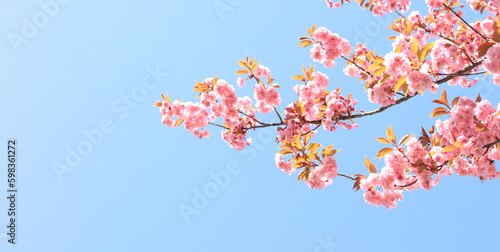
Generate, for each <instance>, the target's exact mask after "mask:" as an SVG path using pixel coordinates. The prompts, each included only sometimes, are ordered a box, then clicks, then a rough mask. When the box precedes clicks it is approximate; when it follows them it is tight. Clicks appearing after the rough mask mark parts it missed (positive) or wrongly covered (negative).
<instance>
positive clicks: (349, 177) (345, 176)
mask: <svg viewBox="0 0 500 252" xmlns="http://www.w3.org/2000/svg"><path fill="white" fill-rule="evenodd" d="M337 175H339V176H341V177H344V178H348V179H351V180H356V179H355V178H353V177H351V176H347V175H344V174H342V173H337Z"/></svg>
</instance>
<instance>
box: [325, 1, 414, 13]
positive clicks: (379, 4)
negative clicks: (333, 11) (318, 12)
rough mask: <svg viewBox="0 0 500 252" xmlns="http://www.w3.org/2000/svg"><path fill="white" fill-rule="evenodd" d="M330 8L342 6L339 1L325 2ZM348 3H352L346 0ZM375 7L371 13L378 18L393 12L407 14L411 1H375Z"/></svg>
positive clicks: (373, 4)
mask: <svg viewBox="0 0 500 252" xmlns="http://www.w3.org/2000/svg"><path fill="white" fill-rule="evenodd" d="M325 2H326V4H327V5H328V7H329V8H340V7H341V6H342V4H341V2H339V1H332V0H325ZM346 2H350V1H349V0H346ZM371 6H373V7H370V8H372V9H371V12H373V14H374V15H377V16H383V15H384V14H386V13H391V12H393V11H401V12H407V11H408V9H409V8H410V0H375V1H373V2H372V5H371Z"/></svg>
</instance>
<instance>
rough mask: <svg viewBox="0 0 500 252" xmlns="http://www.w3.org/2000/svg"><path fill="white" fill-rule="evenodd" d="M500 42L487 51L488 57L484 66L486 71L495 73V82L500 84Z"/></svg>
mask: <svg viewBox="0 0 500 252" xmlns="http://www.w3.org/2000/svg"><path fill="white" fill-rule="evenodd" d="M498 59H500V44H499V43H496V44H495V45H494V46H492V47H490V49H488V52H486V59H485V60H484V62H483V67H484V69H486V71H488V72H490V73H491V74H493V82H494V83H495V84H497V85H500V60H498Z"/></svg>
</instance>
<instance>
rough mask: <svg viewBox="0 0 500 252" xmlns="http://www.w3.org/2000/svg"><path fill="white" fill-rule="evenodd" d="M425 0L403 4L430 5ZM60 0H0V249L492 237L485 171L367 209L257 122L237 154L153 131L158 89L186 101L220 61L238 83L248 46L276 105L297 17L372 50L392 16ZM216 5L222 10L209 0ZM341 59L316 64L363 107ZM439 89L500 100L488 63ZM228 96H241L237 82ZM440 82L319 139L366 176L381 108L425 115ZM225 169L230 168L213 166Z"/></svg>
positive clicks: (401, 243)
mask: <svg viewBox="0 0 500 252" xmlns="http://www.w3.org/2000/svg"><path fill="white" fill-rule="evenodd" d="M41 2H43V3H45V2H51V1H49V0H42V1H41ZM423 2H424V1H419V3H418V4H420V5H415V4H414V6H412V9H413V10H417V9H418V10H421V11H422V12H425V13H426V11H427V10H426V8H425V7H423V6H422V4H423ZM52 3H54V2H53V1H52ZM56 3H57V4H56V5H54V4H52V5H47V6H44V5H43V4H42V5H40V4H39V3H38V2H37V1H6V0H2V1H0V16H1V17H2V22H1V23H0V35H1V37H2V39H0V55H2V57H0V66H1V70H0V83H1V84H0V86H1V90H0V102H1V106H0V116H1V120H2V124H1V125H0V128H1V130H0V135H1V137H0V139H1V141H4V143H3V145H4V146H5V145H7V144H6V143H7V139H9V138H16V139H17V149H18V152H17V153H18V157H17V179H18V180H17V188H18V192H17V194H16V217H17V218H16V221H17V222H16V223H17V226H16V232H17V235H16V245H12V244H9V243H8V242H7V239H8V237H7V236H6V233H7V228H5V227H6V226H7V225H9V217H8V216H7V212H8V208H9V207H8V201H7V198H6V197H7V192H6V190H7V171H6V169H3V172H2V173H1V174H0V178H1V180H0V181H1V182H0V185H2V186H0V189H2V192H0V196H1V197H0V198H1V199H0V226H1V228H0V251H14V252H16V251H51V252H59V251H217V252H221V251H492V250H494V249H496V248H498V237H499V235H500V229H499V226H500V214H499V213H500V203H499V195H500V181H498V180H497V181H486V182H484V183H481V182H480V181H479V179H476V178H466V177H458V176H455V175H454V176H452V177H444V178H443V179H442V180H441V183H440V185H439V186H437V187H435V188H433V189H432V190H431V191H425V190H419V191H414V192H405V193H404V196H405V199H404V200H403V201H402V202H401V203H400V204H399V205H398V207H397V208H396V209H393V210H388V209H385V208H377V207H374V206H371V205H368V204H367V203H365V202H364V200H363V197H362V193H361V192H354V191H352V190H351V188H352V183H351V182H350V181H348V180H345V179H342V178H339V179H337V180H335V181H334V184H333V186H330V187H327V188H325V189H323V190H321V191H318V190H311V189H309V187H307V185H305V184H303V183H299V182H297V174H294V175H292V176H288V175H286V174H285V173H283V172H282V171H280V170H279V169H278V168H276V166H275V164H274V155H275V153H276V151H277V147H278V146H277V144H275V142H274V140H273V138H274V133H273V131H272V130H268V131H262V132H260V133H259V132H255V133H253V134H252V137H253V139H254V143H255V145H252V146H251V147H249V148H248V149H246V150H245V151H242V152H238V151H235V150H232V149H230V148H228V147H227V144H226V143H225V142H224V141H223V140H222V139H221V138H220V132H219V130H218V129H216V128H210V129H211V131H212V136H211V137H210V138H209V139H205V140H199V139H197V138H195V137H193V136H192V135H191V134H190V133H189V132H187V131H186V130H184V129H182V128H177V129H171V128H166V127H165V126H164V125H162V124H161V123H160V116H159V111H158V109H157V108H153V107H152V105H153V103H154V101H155V100H156V99H159V98H160V94H161V93H165V94H167V93H168V94H170V96H171V97H172V98H174V99H177V98H179V99H182V100H183V101H188V100H194V99H195V97H196V94H195V93H193V92H192V91H191V88H190V87H192V86H193V85H194V80H198V81H201V80H203V79H204V78H206V77H215V76H217V75H219V76H220V78H223V79H225V80H227V81H228V82H229V83H231V84H232V85H235V86H236V78H237V76H236V75H235V74H234V73H235V72H236V71H237V70H238V69H239V66H238V64H237V59H242V58H243V57H245V56H246V55H247V54H249V55H250V56H251V57H253V56H256V57H257V59H258V60H259V61H260V62H261V63H262V64H264V65H265V66H267V67H269V68H270V69H271V71H272V72H273V77H274V78H275V79H276V82H277V83H279V84H280V86H281V87H283V90H282V91H283V96H282V97H283V103H282V105H281V106H280V108H281V109H283V107H284V106H286V105H287V104H289V103H290V102H292V101H294V100H296V99H297V97H296V96H295V95H293V93H292V91H291V88H292V87H293V86H294V85H295V84H297V82H296V81H294V80H291V79H290V78H291V77H292V76H294V75H296V74H300V71H301V67H302V65H303V64H304V65H309V64H314V62H313V61H312V60H311V58H310V56H309V51H308V50H307V49H300V48H298V47H296V45H297V39H298V38H299V37H301V36H302V35H304V32H306V29H307V28H310V27H311V26H312V25H313V24H314V23H315V24H316V25H317V26H325V27H327V28H328V29H330V30H332V31H334V32H336V33H338V34H339V35H340V36H341V37H344V38H347V39H349V40H350V41H352V42H353V43H352V44H353V45H354V44H355V43H356V42H358V41H361V42H366V43H367V46H368V47H369V48H372V49H377V52H378V53H380V54H382V55H384V54H385V53H387V52H389V50H390V43H388V42H387V41H386V39H387V38H388V37H389V36H392V35H394V33H393V32H391V31H389V30H387V29H385V27H387V26H389V19H388V17H384V18H376V17H374V16H373V15H371V14H370V13H369V12H366V11H362V10H360V9H359V8H358V7H357V6H355V5H352V6H346V7H344V8H342V9H328V8H327V7H326V5H325V3H324V2H323V1H319V0H317V1H311V0H301V1H264V0H253V1H249V0H239V1H238V0H220V1H214V0H206V1H116V0H110V1H76V0H72V1H69V0H65V1H63V0H60V1H59V2H56ZM217 3H218V4H223V5H224V4H225V5H226V7H229V8H228V9H227V11H226V12H219V13H218V11H217V10H216V8H215V7H214V4H217ZM220 6H222V5H220ZM467 8H468V7H467ZM391 17H392V18H395V16H391ZM476 19H478V17H477V16H469V18H468V20H469V21H473V20H476ZM13 34H14V35H13ZM13 36H18V37H16V38H17V40H15V41H16V42H15V43H13V42H11V41H10V39H12V37H13ZM20 37H22V38H20ZM9 38H10V39H9ZM343 64H344V62H342V61H339V62H338V66H339V67H337V68H335V69H325V68H324V67H322V66H318V67H317V70H319V71H321V72H323V73H326V74H328V75H329V77H330V88H331V89H335V88H337V87H339V86H342V90H343V92H345V93H346V94H349V93H351V92H353V93H354V95H353V96H354V97H355V98H357V99H358V100H359V104H358V106H357V108H359V109H366V110H371V109H375V108H377V106H375V105H373V104H370V103H369V102H368V101H367V98H366V94H365V93H364V87H363V84H360V83H359V82H357V80H356V79H353V78H349V77H347V76H345V75H344V74H343V73H342V70H341V66H343ZM447 89H448V92H449V96H450V97H454V96H458V95H468V96H470V97H475V96H476V95H477V93H478V92H481V93H482V96H483V98H485V99H489V100H491V101H492V103H494V104H498V102H499V101H500V99H499V94H500V88H499V87H498V86H495V85H493V84H492V81H491V77H487V78H486V79H484V80H480V82H479V84H477V85H476V86H474V87H473V88H471V89H469V90H464V89H462V88H459V87H447ZM440 91H441V89H440ZM238 94H239V95H240V96H244V95H248V96H251V95H252V94H251V87H250V85H248V86H246V87H244V88H242V89H238ZM436 97H438V95H432V94H430V93H425V96H424V97H418V98H414V99H412V100H410V101H409V102H407V103H406V104H403V105H401V106H398V107H397V108H392V109H389V110H387V111H386V112H384V113H383V114H379V115H376V116H372V117H370V118H363V119H360V120H359V121H357V122H358V123H359V128H357V129H355V130H351V131H348V130H344V129H339V130H338V131H337V132H335V133H324V132H323V130H321V132H323V133H319V134H318V136H317V138H316V141H318V142H321V143H322V144H323V145H329V144H331V143H333V142H335V143H336V145H335V147H336V148H341V149H342V151H341V152H340V153H339V154H337V155H336V158H337V162H338V165H339V170H340V171H341V172H343V173H345V174H354V173H362V174H367V173H368V171H367V169H366V168H365V167H364V164H363V160H364V157H365V155H367V156H368V157H370V158H373V157H375V155H376V153H377V151H378V150H379V149H380V148H382V147H383V146H382V145H381V144H379V143H377V141H376V140H375V136H383V135H384V133H385V131H384V129H385V128H387V127H388V126H389V123H392V126H393V128H394V131H395V133H396V135H397V136H398V137H399V138H400V137H402V136H404V135H406V134H410V133H417V134H418V133H419V132H420V129H421V127H422V126H424V127H425V128H429V127H430V126H431V125H433V123H434V120H433V119H431V118H429V114H430V112H431V111H432V109H433V108H435V107H436V106H435V105H434V104H433V103H431V102H430V101H432V100H433V99H436ZM262 118H263V119H264V120H266V121H270V122H272V121H274V120H277V118H276V117H275V115H274V116H273V115H268V116H263V117H262ZM75 152H76V154H75ZM78 153H80V154H78ZM1 155H5V156H7V150H6V149H4V154H1ZM2 160H6V158H3V157H2ZM3 162H4V163H3V164H4V165H3V167H7V161H3ZM376 164H377V165H378V167H379V168H380V167H381V166H382V164H381V163H380V162H379V161H377V163H376ZM56 171H58V172H56ZM229 172H231V174H230V173H229ZM221 174H226V175H227V174H229V175H227V176H226V177H225V178H228V179H227V180H225V181H218V179H217V178H218V177H219V176H223V175H221ZM217 181H218V182H219V184H217ZM207 192H208V193H207ZM200 194H201V195H202V196H200ZM181 209H189V210H190V211H191V212H189V213H190V214H187V215H186V214H185V215H183V214H182V211H181Z"/></svg>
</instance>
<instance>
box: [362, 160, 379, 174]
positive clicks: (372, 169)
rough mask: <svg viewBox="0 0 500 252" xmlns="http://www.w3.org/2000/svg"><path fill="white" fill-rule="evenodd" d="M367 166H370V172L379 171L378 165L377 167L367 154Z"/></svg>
mask: <svg viewBox="0 0 500 252" xmlns="http://www.w3.org/2000/svg"><path fill="white" fill-rule="evenodd" d="M365 166H366V168H368V171H370V173H377V167H375V165H374V164H373V163H372V162H371V161H370V159H368V157H367V156H365Z"/></svg>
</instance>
